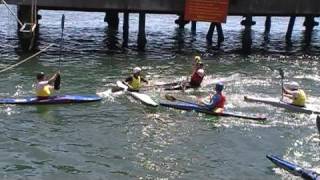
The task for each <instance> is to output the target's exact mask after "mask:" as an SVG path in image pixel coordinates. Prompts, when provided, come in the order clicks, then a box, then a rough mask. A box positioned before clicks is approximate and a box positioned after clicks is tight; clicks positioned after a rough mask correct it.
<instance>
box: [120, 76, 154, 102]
mask: <svg viewBox="0 0 320 180" xmlns="http://www.w3.org/2000/svg"><path fill="white" fill-rule="evenodd" d="M117 86H118V87H120V88H123V90H124V91H126V93H127V94H129V95H130V96H132V97H133V98H135V99H137V100H139V101H141V102H142V103H143V104H145V105H148V106H153V107H156V106H158V103H156V102H155V101H154V100H153V99H152V98H151V97H150V96H148V95H147V94H142V93H139V92H130V91H127V90H128V86H127V85H125V84H124V83H122V82H121V81H117Z"/></svg>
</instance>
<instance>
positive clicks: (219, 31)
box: [216, 23, 224, 48]
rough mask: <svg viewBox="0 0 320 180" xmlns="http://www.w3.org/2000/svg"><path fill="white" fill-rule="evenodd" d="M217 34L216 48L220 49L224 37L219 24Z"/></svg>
mask: <svg viewBox="0 0 320 180" xmlns="http://www.w3.org/2000/svg"><path fill="white" fill-rule="evenodd" d="M216 26H217V33H218V48H220V46H221V43H222V42H223V41H224V35H223V30H222V26H221V23H217V24H216Z"/></svg>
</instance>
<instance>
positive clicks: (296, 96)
mask: <svg viewBox="0 0 320 180" xmlns="http://www.w3.org/2000/svg"><path fill="white" fill-rule="evenodd" d="M283 95H284V96H285V97H288V98H289V99H291V100H292V102H291V104H292V105H295V106H300V107H305V105H306V99H307V96H306V93H305V92H304V91H303V90H302V89H301V88H300V86H299V84H298V83H297V82H291V83H290V84H288V85H287V86H286V87H283Z"/></svg>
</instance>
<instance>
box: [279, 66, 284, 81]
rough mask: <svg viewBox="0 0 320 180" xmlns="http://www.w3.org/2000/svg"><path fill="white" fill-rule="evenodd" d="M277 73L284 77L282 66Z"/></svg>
mask: <svg viewBox="0 0 320 180" xmlns="http://www.w3.org/2000/svg"><path fill="white" fill-rule="evenodd" d="M279 74H280V76H281V78H282V79H283V78H284V72H283V69H282V68H280V69H279Z"/></svg>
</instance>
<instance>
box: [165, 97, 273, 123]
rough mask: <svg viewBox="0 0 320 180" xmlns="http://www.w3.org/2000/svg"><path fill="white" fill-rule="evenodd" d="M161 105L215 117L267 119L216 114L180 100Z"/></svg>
mask: <svg viewBox="0 0 320 180" xmlns="http://www.w3.org/2000/svg"><path fill="white" fill-rule="evenodd" d="M160 105H161V106H165V107H169V108H174V109H181V110H186V111H197V112H200V113H205V114H209V115H213V116H225V117H237V118H243V119H251V120H257V121H264V120H266V119H267V118H266V117H264V116H259V115H245V114H242V113H237V112H231V111H226V110H225V111H224V112H223V113H215V112H212V111H210V110H208V109H207V108H206V107H205V106H203V105H200V104H196V103H193V102H185V101H180V100H176V101H174V102H171V101H160Z"/></svg>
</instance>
